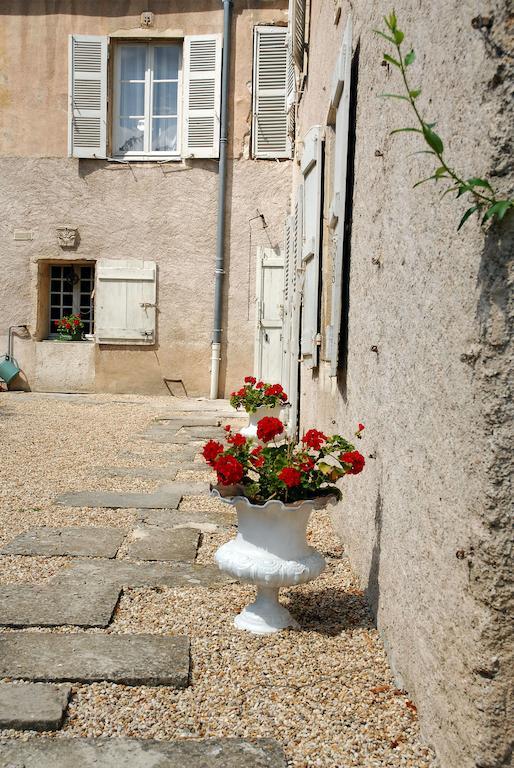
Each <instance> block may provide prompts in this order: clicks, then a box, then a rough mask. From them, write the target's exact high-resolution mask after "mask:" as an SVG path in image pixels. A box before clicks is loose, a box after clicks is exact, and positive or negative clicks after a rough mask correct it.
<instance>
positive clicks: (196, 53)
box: [190, 39, 216, 72]
mask: <svg viewBox="0 0 514 768" xmlns="http://www.w3.org/2000/svg"><path fill="white" fill-rule="evenodd" d="M190 57H191V64H190V71H191V72H215V71H216V41H215V40H212V39H211V40H192V41H191V53H190Z"/></svg>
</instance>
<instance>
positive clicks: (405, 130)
mask: <svg viewBox="0 0 514 768" xmlns="http://www.w3.org/2000/svg"><path fill="white" fill-rule="evenodd" d="M393 133H422V131H421V129H420V128H395V129H394V131H391V133H390V134H389V136H392V135H393ZM423 151H424V152H427V151H428V150H423ZM431 154H432V155H433V154H434V153H433V152H431Z"/></svg>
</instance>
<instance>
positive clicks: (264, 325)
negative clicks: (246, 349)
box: [255, 248, 284, 384]
mask: <svg viewBox="0 0 514 768" xmlns="http://www.w3.org/2000/svg"><path fill="white" fill-rule="evenodd" d="M255 315H256V334H255V375H256V376H257V378H259V379H262V380H263V381H267V382H270V383H272V384H274V383H276V382H279V381H280V379H281V373H282V328H283V322H284V257H283V256H282V255H279V254H277V253H276V251H274V250H273V249H272V248H259V249H258V250H257V280H256V313H255Z"/></svg>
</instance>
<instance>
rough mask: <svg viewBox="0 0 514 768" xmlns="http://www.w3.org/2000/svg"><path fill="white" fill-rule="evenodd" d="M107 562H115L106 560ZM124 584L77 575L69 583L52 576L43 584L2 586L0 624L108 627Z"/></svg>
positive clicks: (14, 625)
mask: <svg viewBox="0 0 514 768" xmlns="http://www.w3.org/2000/svg"><path fill="white" fill-rule="evenodd" d="M107 562H114V561H112V560H107ZM120 590H121V587H117V586H114V585H113V584H108V583H104V584H97V583H95V582H94V581H86V580H85V579H80V578H75V579H74V580H73V581H69V582H68V583H67V584H66V585H64V584H62V585H59V584H57V583H56V582H55V580H54V579H51V580H50V581H49V582H47V583H46V584H44V585H39V584H8V585H7V586H4V587H0V625H2V626H5V627H59V626H62V625H72V626H76V627H106V626H108V624H109V623H110V621H111V618H112V614H113V613H114V609H115V608H116V604H117V602H118V599H119V596H120Z"/></svg>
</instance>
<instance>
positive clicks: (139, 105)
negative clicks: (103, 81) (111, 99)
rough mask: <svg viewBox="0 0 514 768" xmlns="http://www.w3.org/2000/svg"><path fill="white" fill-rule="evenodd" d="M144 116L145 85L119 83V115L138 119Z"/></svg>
mask: <svg viewBox="0 0 514 768" xmlns="http://www.w3.org/2000/svg"><path fill="white" fill-rule="evenodd" d="M144 114H145V84H144V83H121V86H120V115H123V116H125V117H129V116H132V117H138V116H141V117H143V115H144Z"/></svg>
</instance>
